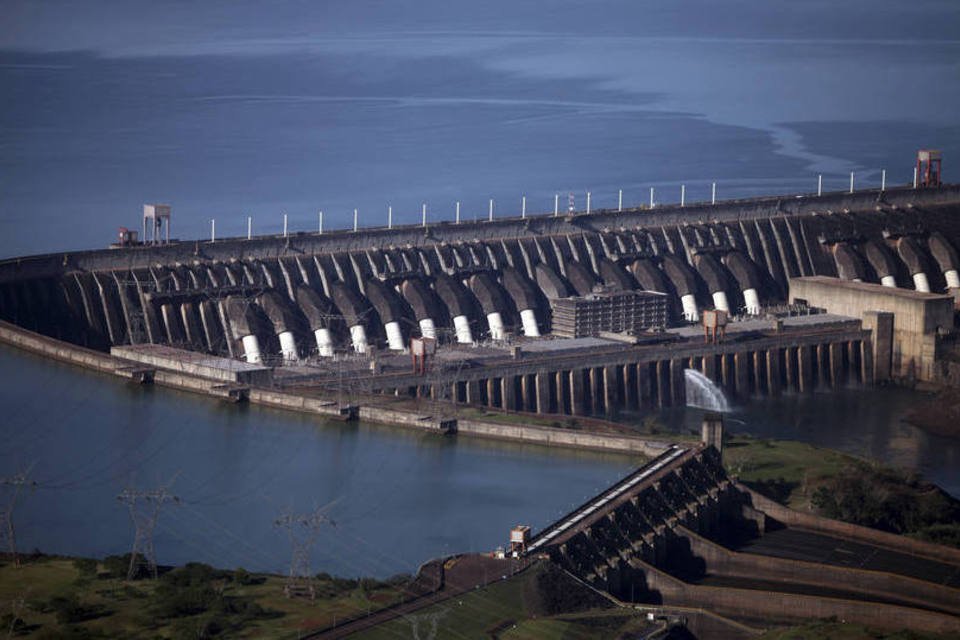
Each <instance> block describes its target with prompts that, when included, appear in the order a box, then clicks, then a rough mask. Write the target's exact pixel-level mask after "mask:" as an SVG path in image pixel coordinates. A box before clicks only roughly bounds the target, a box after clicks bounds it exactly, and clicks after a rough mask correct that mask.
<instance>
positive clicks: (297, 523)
mask: <svg viewBox="0 0 960 640" xmlns="http://www.w3.org/2000/svg"><path fill="white" fill-rule="evenodd" d="M327 524H329V525H330V526H332V527H335V526H337V523H336V522H334V521H333V520H332V519H330V518H328V517H327V516H326V514H324V513H323V510H322V509H320V508H317V509H314V510H313V511H312V512H310V513H301V514H297V513H290V512H287V513H284V514H282V515H281V516H280V517H279V518H277V519H276V520H274V522H273V526H275V527H277V528H278V529H283V530H284V531H285V532H286V534H287V538H289V540H290V546H291V548H292V556H291V558H290V572H289V573H288V574H287V583H286V584H285V585H284V587H283V592H284V593H285V594H286V596H287V597H288V598H293V597H295V596H299V595H309V596H310V599H311V600H313V599H315V598H316V597H317V592H316V588H315V587H314V584H313V571H312V570H311V569H310V551H311V549H312V548H313V545H314V543H316V541H317V538H318V537H319V535H320V530H321V529H322V528H323V526H324V525H327Z"/></svg>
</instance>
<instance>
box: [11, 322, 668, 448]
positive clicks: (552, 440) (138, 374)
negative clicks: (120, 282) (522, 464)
mask: <svg viewBox="0 0 960 640" xmlns="http://www.w3.org/2000/svg"><path fill="white" fill-rule="evenodd" d="M0 343H2V344H6V345H9V346H11V347H16V348H18V349H21V350H24V351H28V352H30V353H33V354H36V355H39V356H42V357H45V358H49V359H51V360H54V361H57V362H61V363H64V364H68V365H72V366H76V367H80V368H83V369H87V370H91V371H97V372H99V373H106V374H109V375H112V376H116V377H117V378H119V379H122V380H127V381H130V382H134V383H137V384H156V385H159V386H163V387H169V388H172V389H177V390H180V391H189V392H193V393H197V394H200V395H206V396H208V397H211V398H216V399H219V400H221V401H228V402H234V403H235V402H239V401H248V402H250V403H252V404H258V405H261V406H265V407H271V408H275V409H285V410H288V411H295V412H297V413H301V414H304V415H315V416H321V417H323V418H325V419H329V420H341V421H347V420H352V419H360V420H363V421H367V422H372V423H377V424H383V425H388V426H391V427H397V428H401V429H406V430H415V431H422V432H428V433H437V434H444V435H452V436H459V435H465V436H468V437H477V438H485V439H491V440H500V441H507V442H517V443H526V444H539V445H544V446H548V447H562V448H572V449H578V450H585V449H586V450H593V451H600V452H608V453H621V454H628V455H641V456H644V457H655V456H657V455H659V454H660V453H662V452H663V450H664V449H666V448H667V447H668V446H669V445H670V444H671V442H672V441H671V440H669V439H659V438H643V437H639V436H634V435H628V434H626V433H620V434H611V433H603V432H600V431H599V430H597V429H596V428H592V427H591V426H590V424H589V423H590V422H597V421H598V419H596V418H589V419H586V418H585V419H584V420H582V421H579V422H580V424H583V423H584V422H586V423H587V425H586V428H580V429H569V428H559V427H550V426H545V425H539V424H520V423H517V422H509V423H508V422H497V421H494V420H483V419H480V418H461V417H446V416H433V415H431V414H430V413H429V412H421V411H411V410H409V409H406V408H402V406H397V407H390V406H389V404H390V401H389V398H388V397H387V396H384V397H383V398H376V400H374V401H371V402H369V403H361V404H360V405H359V406H348V407H341V406H339V405H338V404H337V402H336V401H334V400H326V399H323V398H316V397H312V396H308V395H301V394H297V393H291V392H288V391H279V390H276V389H271V388H265V387H258V386H254V385H249V386H246V385H229V384H224V383H223V381H221V380H214V379H210V378H206V377H203V376H200V375H196V374H192V373H188V372H185V371H172V370H169V369H163V368H159V367H157V368H153V367H144V366H143V365H142V364H140V363H136V362H133V361H130V360H125V359H123V358H119V357H117V356H113V355H111V354H108V353H103V352H100V351H96V350H93V349H88V348H86V347H81V346H79V345H75V344H72V343H69V342H64V341H62V340H57V339H55V338H50V337H48V336H44V335H41V334H39V333H36V332H33V331H29V330H27V329H23V328H22V327H18V326H16V325H13V324H11V323H9V322H4V321H0ZM396 404H397V405H401V403H399V402H398V403H396ZM510 415H514V414H510ZM515 415H517V416H521V415H523V414H515ZM624 431H626V429H624Z"/></svg>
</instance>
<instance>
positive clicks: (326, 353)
mask: <svg viewBox="0 0 960 640" xmlns="http://www.w3.org/2000/svg"><path fill="white" fill-rule="evenodd" d="M313 336H314V337H315V338H316V339H317V352H318V353H319V354H320V355H321V356H323V357H324V358H330V357H332V356H333V336H332V335H331V334H330V329H323V328H321V329H317V330H316V331H314V332H313Z"/></svg>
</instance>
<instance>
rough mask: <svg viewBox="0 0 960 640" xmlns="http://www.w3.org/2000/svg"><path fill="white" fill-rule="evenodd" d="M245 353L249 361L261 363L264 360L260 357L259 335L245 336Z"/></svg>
mask: <svg viewBox="0 0 960 640" xmlns="http://www.w3.org/2000/svg"><path fill="white" fill-rule="evenodd" d="M243 355H244V357H245V358H246V359H247V362H253V363H256V364H259V363H260V362H262V361H263V358H261V357H260V341H259V340H257V336H254V335H249V336H243Z"/></svg>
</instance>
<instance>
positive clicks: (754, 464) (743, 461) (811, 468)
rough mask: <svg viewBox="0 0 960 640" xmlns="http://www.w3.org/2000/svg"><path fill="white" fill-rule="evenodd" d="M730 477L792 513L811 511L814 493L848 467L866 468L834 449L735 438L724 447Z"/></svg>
mask: <svg viewBox="0 0 960 640" xmlns="http://www.w3.org/2000/svg"><path fill="white" fill-rule="evenodd" d="M723 462H724V466H725V467H726V468H727V473H729V474H731V475H735V476H737V477H739V478H740V480H741V482H743V483H744V484H746V485H747V486H749V487H750V488H752V489H756V490H757V491H759V492H760V493H762V494H763V495H765V496H767V497H769V498H772V499H774V500H776V501H777V502H780V503H781V504H785V505H787V506H788V507H790V508H791V509H797V510H799V511H809V510H810V507H811V504H810V499H811V498H812V496H813V493H814V491H816V489H817V488H818V487H820V486H822V485H823V484H824V483H825V482H827V481H828V480H830V479H831V478H834V477H836V476H837V474H839V473H840V472H841V471H842V470H843V469H844V468H845V467H849V466H852V465H858V464H864V461H862V460H860V459H859V458H854V457H853V456H849V455H846V454H843V453H840V452H839V451H834V450H833V449H820V448H818V447H814V446H812V445H809V444H805V443H803V442H797V441H795V440H764V439H759V438H752V437H750V436H733V437H731V438H729V439H725V440H724V443H723Z"/></svg>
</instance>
